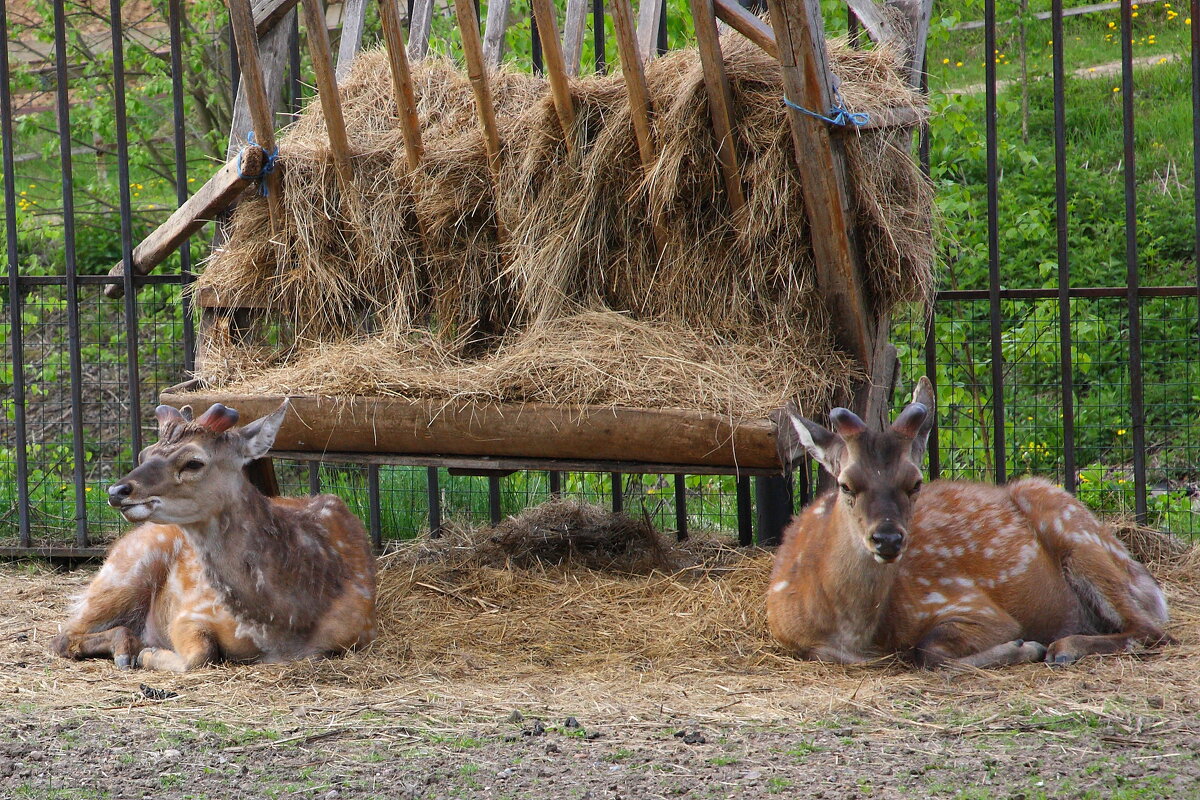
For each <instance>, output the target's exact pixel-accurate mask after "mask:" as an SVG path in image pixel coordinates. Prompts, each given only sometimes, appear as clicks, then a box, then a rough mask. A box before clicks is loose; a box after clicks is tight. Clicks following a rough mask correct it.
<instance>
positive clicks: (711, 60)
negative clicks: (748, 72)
mask: <svg viewBox="0 0 1200 800" xmlns="http://www.w3.org/2000/svg"><path fill="white" fill-rule="evenodd" d="M690 5H691V9H692V21H693V23H694V25H695V30H696V47H697V49H698V50H699V51H700V65H701V68H702V69H703V70H704V88H705V91H706V92H707V93H708V111H709V116H710V117H711V118H712V125H713V135H714V136H715V137H716V140H717V161H719V162H720V164H721V175H722V177H723V178H724V180H725V196H726V197H727V198H729V208H730V210H731V211H732V212H733V214H734V216H735V217H740V216H741V214H742V213H743V212H744V211H745V208H746V195H745V193H744V192H743V191H742V170H741V167H740V166H739V165H738V158H737V147H736V146H735V143H734V138H733V131H734V122H733V92H732V91H731V90H730V88H729V76H728V75H726V74H725V61H724V58H723V57H722V55H721V41H720V38H719V36H718V34H717V20H716V17H715V16H714V12H713V4H712V0H690Z"/></svg>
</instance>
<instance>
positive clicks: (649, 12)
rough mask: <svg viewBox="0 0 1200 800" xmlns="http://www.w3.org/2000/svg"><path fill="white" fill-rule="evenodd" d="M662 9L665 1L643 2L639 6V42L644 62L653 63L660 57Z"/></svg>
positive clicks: (648, 0) (645, 0)
mask: <svg viewBox="0 0 1200 800" xmlns="http://www.w3.org/2000/svg"><path fill="white" fill-rule="evenodd" d="M662 7H663V0H641V5H639V6H638V24H637V42H638V50H639V51H640V52H641V54H642V60H644V61H651V60H653V59H654V58H656V57H657V56H658V29H659V26H660V25H662V13H663V8H662ZM621 58H622V59H623V58H624V56H621Z"/></svg>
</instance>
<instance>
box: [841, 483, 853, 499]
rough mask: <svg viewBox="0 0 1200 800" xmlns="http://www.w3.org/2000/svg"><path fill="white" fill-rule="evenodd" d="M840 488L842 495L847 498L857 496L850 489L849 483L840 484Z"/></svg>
mask: <svg viewBox="0 0 1200 800" xmlns="http://www.w3.org/2000/svg"><path fill="white" fill-rule="evenodd" d="M838 488H839V489H841V490H842V494H844V495H846V496H847V497H854V495H855V491H854V490H853V489H851V488H850V484H848V483H839V484H838Z"/></svg>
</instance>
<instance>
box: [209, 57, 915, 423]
mask: <svg viewBox="0 0 1200 800" xmlns="http://www.w3.org/2000/svg"><path fill="white" fill-rule="evenodd" d="M723 45H724V50H725V60H726V68H727V70H728V73H729V79H730V84H731V86H732V90H733V96H734V110H735V117H736V119H737V125H736V130H735V132H734V136H735V140H736V147H737V150H738V155H739V158H740V161H741V164H742V170H743V178H744V186H745V191H746V197H747V202H748V213H747V214H745V215H744V216H743V217H741V218H739V219H732V218H731V215H730V212H729V209H728V206H727V203H726V200H725V197H724V194H723V189H722V188H721V187H722V179H721V175H720V170H719V168H718V162H717V160H716V157H715V143H714V140H713V135H712V128H711V124H710V122H709V111H708V102H707V95H706V93H705V90H704V82H703V73H702V70H701V67H700V63H699V58H698V56H697V54H696V52H695V51H694V50H681V51H677V52H674V53H671V54H668V55H667V56H665V57H663V58H661V59H657V60H655V61H654V62H652V63H651V65H650V66H649V68H648V74H647V79H648V81H649V85H650V93H651V99H652V102H653V105H654V108H655V110H656V116H655V118H654V129H655V136H656V140H657V144H658V148H659V157H658V160H657V161H656V163H655V164H654V166H653V169H651V170H650V172H649V173H648V174H645V173H644V172H643V170H642V168H641V166H640V163H639V159H638V156H637V150H636V144H635V140H634V137H633V133H632V122H631V115H630V108H629V103H628V98H627V96H626V93H625V89H624V84H623V81H622V79H621V77H620V76H619V74H614V75H609V76H593V77H587V78H581V79H577V80H574V81H572V84H571V91H572V95H573V98H574V103H575V110H576V115H577V124H576V126H575V128H574V129H573V130H572V131H571V134H570V136H571V140H572V147H571V149H570V150H569V151H568V149H567V147H566V146H565V144H564V142H563V139H562V133H561V131H560V129H559V127H558V120H557V116H556V114H555V112H554V108H553V103H552V101H551V99H550V97H549V94H548V91H547V85H546V82H545V81H544V80H543V79H542V78H539V77H534V76H531V75H525V74H517V73H511V72H507V71H500V72H497V73H494V74H493V75H492V78H491V80H492V88H493V93H494V94H495V97H496V106H497V117H498V120H499V126H500V133H501V138H502V143H503V158H502V164H501V175H500V182H499V185H498V186H497V187H493V185H492V184H493V182H492V177H491V174H490V171H489V169H488V165H487V159H486V156H485V153H484V148H483V140H482V135H481V134H480V132H479V126H478V123H477V121H476V118H475V109H474V100H473V98H472V96H471V93H470V88H469V84H468V82H467V80H466V78H465V77H464V76H463V74H462V73H460V72H459V71H458V70H457V69H456V68H454V66H453V65H452V64H450V63H448V62H445V61H438V60H433V61H426V62H423V63H421V64H419V65H417V66H416V68H415V78H414V79H415V82H416V95H417V97H418V100H419V106H420V107H419V113H420V117H421V127H422V133H423V138H424V144H425V160H424V162H423V163H422V164H421V166H420V167H419V168H418V169H416V170H413V169H411V168H410V167H409V166H408V163H407V161H406V159H405V156H404V151H403V147H402V137H401V133H400V129H399V127H398V118H397V112H396V108H395V103H394V101H393V99H392V97H391V83H390V78H389V76H388V67H387V62H386V57H385V54H384V53H382V52H369V53H366V54H364V55H362V56H361V57H360V58H359V59H358V60H357V61H356V62H355V66H354V69H353V71H352V73H351V75H350V77H349V78H348V80H347V81H346V82H345V83H344V84H343V87H342V99H343V105H344V113H345V117H346V121H347V126H348V132H349V137H350V141H351V146H352V148H353V150H354V152H355V154H356V157H355V159H354V170H355V186H354V191H353V192H351V193H347V194H346V196H343V195H342V192H341V189H340V188H339V186H338V181H337V177H336V172H335V170H334V168H333V165H332V161H331V158H330V154H329V151H328V146H327V136H326V132H325V124H324V120H323V118H322V115H321V111H320V107H319V105H318V104H317V103H315V102H314V103H313V104H311V105H310V107H309V108H308V109H307V110H306V111H305V112H304V114H303V115H302V116H301V118H300V119H299V121H298V122H297V123H296V124H295V125H294V126H293V127H292V128H291V129H289V130H288V131H287V132H285V133H284V134H283V135H282V136H281V137H280V150H281V158H282V163H283V188H282V191H283V195H284V204H285V206H286V214H285V216H284V219H282V220H278V221H276V230H274V231H271V228H270V223H269V221H268V218H267V213H266V203H265V202H264V201H262V200H261V199H258V200H249V201H247V202H244V203H243V204H242V205H241V206H240V207H239V208H238V210H237V212H236V213H235V214H234V219H233V223H232V233H231V236H230V239H229V241H228V243H227V244H226V246H225V247H224V248H222V249H221V250H219V251H218V252H216V253H214V255H213V257H212V259H211V261H210V262H209V264H208V266H207V268H206V270H205V272H204V274H203V275H202V276H201V278H200V280H199V282H198V284H197V285H198V286H199V287H201V288H206V289H209V290H212V291H214V292H215V293H216V294H217V295H218V296H220V297H221V298H222V299H223V301H225V302H227V303H231V304H234V305H236V304H244V305H246V306H249V307H259V308H262V307H265V308H267V309H268V314H269V316H270V317H271V318H272V319H273V320H274V321H275V322H277V323H278V324H280V325H281V326H282V329H283V330H284V331H285V333H284V334H283V335H281V336H279V337H278V339H279V341H280V344H279V345H278V346H277V347H275V348H274V349H273V350H272V351H271V352H270V353H269V354H268V353H265V352H263V351H262V350H248V349H247V348H248V347H249V345H247V344H245V343H244V342H243V341H240V340H230V339H225V338H223V337H222V336H221V335H220V328H219V327H218V328H217V329H216V330H217V332H218V333H217V335H216V336H214V340H213V341H212V342H210V343H209V347H210V351H211V352H212V353H213V355H214V356H215V358H210V359H209V360H208V362H206V364H205V373H204V374H203V375H201V377H203V378H204V379H206V380H207V382H208V383H209V384H210V385H213V386H219V387H225V388H228V389H229V390H230V391H249V392H261V391H263V389H262V387H264V386H270V387H273V390H274V391H289V392H294V393H321V394H330V395H378V394H382V395H404V396H420V397H429V396H434V397H462V396H466V397H471V398H476V399H487V400H500V401H514V402H521V401H530V400H540V401H547V402H557V403H570V404H600V405H618V404H631V405H640V406H649V407H668V406H676V407H683V408H692V409H697V410H705V411H716V412H725V413H730V414H732V415H734V416H762V415H765V414H766V413H768V412H769V411H770V410H772V409H775V408H778V407H779V406H781V405H782V404H783V403H784V402H785V401H787V400H789V399H796V400H798V401H799V402H800V403H801V406H802V407H824V406H825V405H826V404H827V403H828V402H829V401H830V399H831V398H832V396H833V395H834V393H835V392H837V391H839V390H842V389H845V388H846V387H847V386H848V385H849V384H850V383H851V382H852V381H853V380H854V379H855V378H856V377H857V376H856V375H855V374H854V373H853V367H852V366H851V361H850V360H849V359H847V358H846V357H845V356H844V355H843V354H842V353H841V352H839V350H838V349H837V348H836V346H835V345H834V339H833V335H832V331H831V326H830V324H829V319H828V315H827V312H826V310H825V309H824V308H823V307H822V305H821V302H820V299H819V297H818V296H817V295H816V293H815V292H814V286H815V271H816V265H815V264H814V262H813V254H812V248H811V242H810V239H809V231H808V227H807V221H806V218H805V212H804V206H803V200H802V187H801V182H800V177H799V173H798V170H797V168H796V166H795V155H794V151H793V146H792V142H791V137H790V129H789V126H788V124H787V120H786V117H785V109H784V106H783V103H782V100H781V98H782V82H781V77H780V72H779V67H778V64H777V63H776V62H775V61H774V60H773V59H772V58H770V57H769V56H767V55H766V54H764V53H763V52H761V51H760V50H759V49H758V48H757V47H756V46H754V45H752V44H750V43H749V42H746V41H745V40H744V39H742V38H741V37H740V36H730V37H727V38H726V39H725V41H724V42H723ZM830 56H831V64H832V68H833V70H834V72H835V73H836V74H837V75H838V77H839V78H840V79H841V92H842V96H843V98H844V101H845V104H846V105H847V106H848V107H849V108H851V109H853V110H867V111H869V110H871V109H874V108H881V107H894V106H918V107H919V106H920V105H921V100H920V97H919V96H918V95H917V94H916V93H914V92H913V91H912V90H911V89H910V88H909V87H908V86H907V85H906V83H905V82H904V81H903V80H902V79H901V78H900V77H899V72H898V66H897V62H896V58H895V56H894V55H893V54H891V53H889V52H887V51H883V50H879V51H863V50H854V49H851V48H849V47H847V46H846V45H845V44H844V43H836V42H835V43H832V44H831V49H830ZM910 144H911V136H910V134H909V133H907V132H904V131H887V130H871V131H867V132H864V133H862V134H859V135H853V134H852V135H849V136H847V137H846V149H847V153H848V156H849V164H850V172H851V181H852V183H853V184H854V186H855V188H856V198H857V200H856V207H855V209H854V212H855V222H856V225H857V229H858V234H859V239H860V241H861V243H862V246H863V249H864V252H865V253H866V257H867V260H868V264H869V273H870V274H869V285H868V287H867V290H868V294H869V301H870V303H871V304H872V306H873V308H874V309H875V310H876V311H883V310H887V309H890V308H892V307H893V306H894V305H895V304H897V303H899V302H903V301H911V300H920V299H922V298H924V297H925V296H926V294H927V293H928V291H929V290H930V287H931V284H932V266H931V265H932V260H933V257H932V238H931V233H930V229H931V201H932V193H931V191H930V187H929V185H928V182H927V181H926V180H925V179H924V178H923V177H922V176H921V174H920V172H919V170H918V169H917V167H916V165H915V164H914V163H913V161H912V159H911V158H910V156H909V148H910ZM651 207H654V208H656V209H659V210H660V215H661V216H660V223H661V226H662V227H663V228H664V229H665V230H666V231H667V236H666V240H665V242H664V250H663V252H662V254H661V257H660V256H659V254H658V253H657V251H656V246H655V242H654V237H653V236H652V224H651V220H650V218H649V211H648V209H649V208H651ZM497 219H499V221H500V222H501V225H502V228H503V230H504V232H505V234H506V236H505V238H504V239H503V241H501V237H500V236H499V235H498V232H497V231H498V229H497V224H496V223H497ZM360 357H365V358H368V359H370V360H371V362H372V366H371V368H370V369H367V368H365V367H363V366H362V365H361V363H360V362H359V361H358V359H359V358H360ZM251 364H252V365H253V368H250V367H248V366H247V365H251ZM343 368H346V369H343ZM264 370H269V372H264ZM647 373H649V374H650V378H652V379H649V380H648V377H647ZM648 387H650V388H648ZM748 387H754V389H752V390H750V391H747V388H748Z"/></svg>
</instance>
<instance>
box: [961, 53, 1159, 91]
mask: <svg viewBox="0 0 1200 800" xmlns="http://www.w3.org/2000/svg"><path fill="white" fill-rule="evenodd" d="M1180 58H1182V56H1180V55H1179V54H1178V53H1171V54H1168V55H1157V56H1140V57H1138V58H1135V59H1133V67H1134V69H1137V68H1138V67H1153V66H1155V65H1157V64H1163V63H1166V62H1170V61H1179V60H1180ZM1071 74H1072V75H1074V76H1075V77H1076V78H1109V77H1112V76H1113V75H1120V74H1121V62H1120V61H1107V62H1105V63H1103V64H1094V65H1092V66H1090V67H1078V68H1076V69H1075V70H1072V72H1071ZM1035 80H1036V78H1035ZM1017 83H1019V81H1015V80H1002V81H996V91H1000V90H1002V89H1006V88H1008V87H1009V86H1013V85H1015V84H1017ZM986 89H987V85H986V84H983V83H970V84H967V85H966V86H961V87H952V86H950V87H946V88H945V89H944V90H943V91H944V92H945V93H946V94H983V92H984V91H985V90H986Z"/></svg>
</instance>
